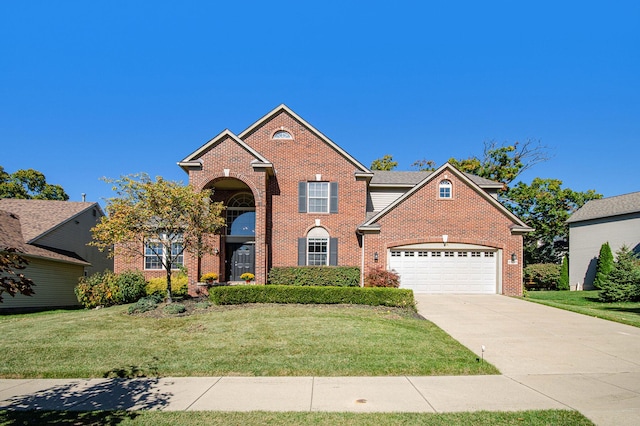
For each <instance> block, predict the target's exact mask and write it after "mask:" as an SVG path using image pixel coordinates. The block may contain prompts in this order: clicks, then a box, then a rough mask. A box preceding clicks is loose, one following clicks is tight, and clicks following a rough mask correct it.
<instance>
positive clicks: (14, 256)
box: [0, 247, 35, 303]
mask: <svg viewBox="0 0 640 426" xmlns="http://www.w3.org/2000/svg"><path fill="white" fill-rule="evenodd" d="M28 264H29V262H28V261H27V259H25V258H24V257H23V256H21V254H20V251H19V250H18V249H16V248H13V247H7V248H5V249H4V250H3V251H2V252H0V303H2V300H3V298H2V293H5V292H6V293H9V295H10V296H11V297H14V296H15V295H16V294H18V293H20V294H22V295H24V296H32V295H33V294H34V291H33V288H32V287H33V286H35V284H34V283H33V281H31V279H29V278H27V277H25V275H24V274H23V273H22V272H20V271H21V270H23V269H24V268H26V267H27V265H28Z"/></svg>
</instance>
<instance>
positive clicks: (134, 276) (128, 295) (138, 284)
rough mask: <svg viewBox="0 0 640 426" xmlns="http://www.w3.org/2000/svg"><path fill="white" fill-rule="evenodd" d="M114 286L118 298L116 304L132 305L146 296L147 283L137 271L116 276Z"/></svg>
mask: <svg viewBox="0 0 640 426" xmlns="http://www.w3.org/2000/svg"><path fill="white" fill-rule="evenodd" d="M116 285H117V287H118V289H119V291H118V293H119V296H120V297H119V299H120V300H119V301H118V303H133V302H135V301H136V300H138V299H140V298H141V297H144V296H145V295H146V285H147V282H146V281H145V279H144V276H143V275H142V273H141V272H139V271H127V272H123V273H121V274H118V275H117V277H116Z"/></svg>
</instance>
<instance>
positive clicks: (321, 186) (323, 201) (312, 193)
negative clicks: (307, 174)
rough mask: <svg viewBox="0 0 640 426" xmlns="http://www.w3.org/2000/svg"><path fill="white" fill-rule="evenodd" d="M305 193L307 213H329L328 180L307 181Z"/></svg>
mask: <svg viewBox="0 0 640 426" xmlns="http://www.w3.org/2000/svg"><path fill="white" fill-rule="evenodd" d="M307 193H308V194H309V196H308V197H307V202H308V208H307V211H308V212H309V213H329V182H309V183H308V192H307Z"/></svg>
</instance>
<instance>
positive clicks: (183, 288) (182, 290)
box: [146, 272, 189, 297]
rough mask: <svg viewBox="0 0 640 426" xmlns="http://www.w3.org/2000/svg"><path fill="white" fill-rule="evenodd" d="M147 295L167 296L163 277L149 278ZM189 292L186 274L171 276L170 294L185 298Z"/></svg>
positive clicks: (179, 273) (165, 281)
mask: <svg viewBox="0 0 640 426" xmlns="http://www.w3.org/2000/svg"><path fill="white" fill-rule="evenodd" d="M146 291H147V295H152V294H156V293H158V294H162V296H163V297H164V295H165V294H167V279H166V278H165V277H159V278H151V279H149V280H148V281H147V288H146ZM188 291H189V279H188V278H187V274H185V273H183V272H177V273H175V274H172V275H171V293H172V294H173V295H174V296H178V297H179V296H186V295H187V292H188Z"/></svg>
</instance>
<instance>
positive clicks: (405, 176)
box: [371, 170, 502, 188]
mask: <svg viewBox="0 0 640 426" xmlns="http://www.w3.org/2000/svg"><path fill="white" fill-rule="evenodd" d="M431 173H433V172H413V171H409V172H407V171H395V170H392V171H385V170H375V171H373V178H371V185H374V186H375V185H388V186H393V185H398V186H414V185H417V184H418V183H420V182H422V180H424V179H425V178H426V177H427V176H429V175H430V174H431ZM464 175H465V176H466V177H468V178H469V179H471V181H472V182H473V183H475V184H476V185H478V186H480V187H494V188H501V187H502V184H501V183H500V182H495V181H492V180H489V179H485V178H483V177H480V176H476V175H472V174H470V173H465V174H464Z"/></svg>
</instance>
